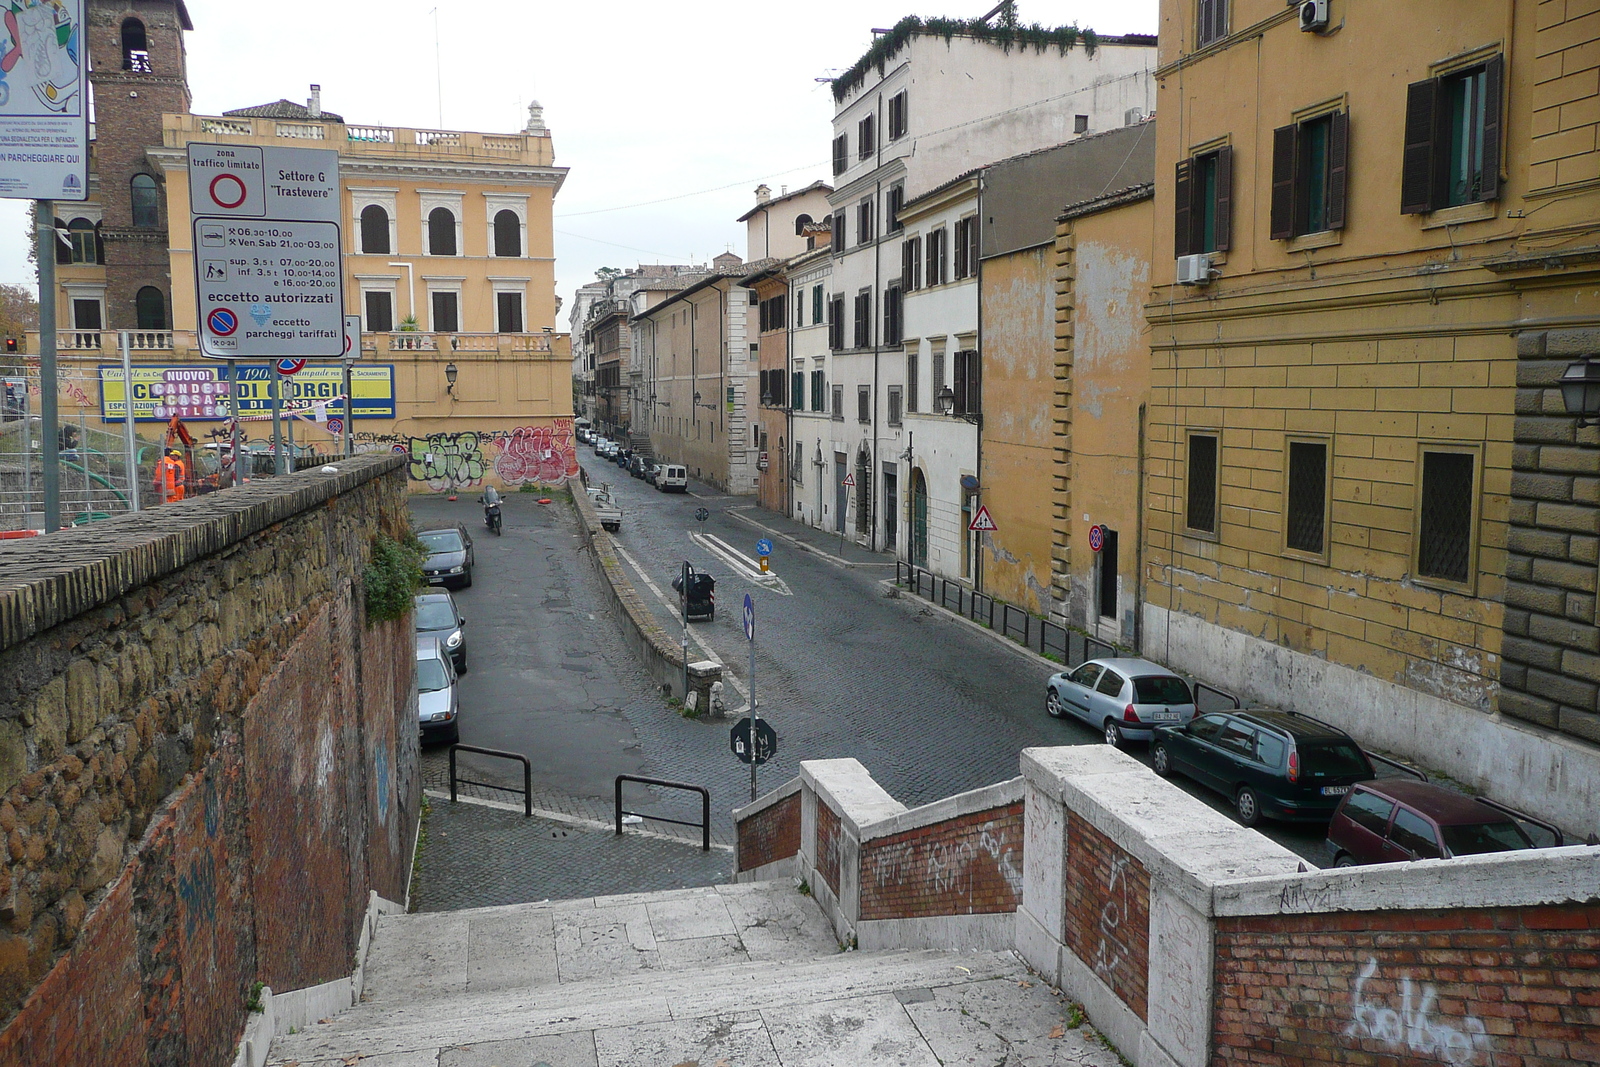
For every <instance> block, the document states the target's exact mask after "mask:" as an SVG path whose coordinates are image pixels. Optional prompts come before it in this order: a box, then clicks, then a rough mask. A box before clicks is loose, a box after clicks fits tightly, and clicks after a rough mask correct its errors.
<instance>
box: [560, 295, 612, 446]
mask: <svg viewBox="0 0 1600 1067" xmlns="http://www.w3.org/2000/svg"><path fill="white" fill-rule="evenodd" d="M605 295H606V288H605V286H604V285H603V284H602V283H600V282H598V281H595V282H590V283H589V284H588V285H585V286H583V287H581V288H580V289H579V290H578V291H577V292H576V293H574V294H573V297H572V310H571V311H569V312H568V313H567V330H568V332H569V333H570V334H571V335H572V412H573V414H574V415H575V416H577V417H578V418H580V419H591V420H592V419H593V418H594V401H595V395H594V353H593V352H592V351H590V347H589V345H588V344H587V343H586V342H585V339H584V331H583V324H584V323H585V322H587V321H588V320H589V309H590V308H591V307H593V306H594V302H595V301H596V300H600V299H602V298H603V297H604V296H605Z"/></svg>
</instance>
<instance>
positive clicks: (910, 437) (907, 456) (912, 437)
mask: <svg viewBox="0 0 1600 1067" xmlns="http://www.w3.org/2000/svg"><path fill="white" fill-rule="evenodd" d="M916 439H917V435H916V434H914V433H907V434H906V450H905V451H904V452H902V453H900V458H901V459H903V460H905V461H906V462H907V463H910V462H911V446H912V444H914V443H915V442H916Z"/></svg>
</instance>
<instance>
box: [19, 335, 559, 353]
mask: <svg viewBox="0 0 1600 1067" xmlns="http://www.w3.org/2000/svg"><path fill="white" fill-rule="evenodd" d="M562 336H565V335H564V334H555V333H416V332H398V333H380V334H372V333H367V334H362V336H361V347H362V349H363V350H364V351H367V352H371V353H373V354H375V355H381V354H384V353H388V352H439V353H445V354H449V353H452V352H459V353H462V354H464V355H465V354H498V355H507V356H510V355H541V356H548V355H553V354H554V353H555V339H556V338H557V337H562ZM119 337H120V332H119V331H117V330H60V331H57V333H56V350H57V351H58V352H63V353H94V354H96V355H101V356H116V355H118V354H119V353H120V352H121V349H120V348H119V345H120V344H121V341H120V340H119ZM27 342H28V351H29V352H38V351H39V334H38V332H37V331H33V330H30V331H28V334H27ZM128 350H129V351H130V352H136V353H151V352H159V353H170V354H171V355H172V356H175V357H179V358H185V359H188V358H194V359H198V358H201V357H200V352H199V343H198V340H197V338H196V337H195V334H194V331H193V330H129V331H128Z"/></svg>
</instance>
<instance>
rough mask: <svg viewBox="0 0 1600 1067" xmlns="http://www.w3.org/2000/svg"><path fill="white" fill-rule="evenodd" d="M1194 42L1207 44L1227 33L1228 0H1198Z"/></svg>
mask: <svg viewBox="0 0 1600 1067" xmlns="http://www.w3.org/2000/svg"><path fill="white" fill-rule="evenodd" d="M1198 7H1199V25H1198V26H1197V27H1196V29H1195V43H1196V44H1198V45H1208V44H1210V43H1211V42H1212V41H1217V40H1221V39H1222V38H1223V37H1226V36H1227V35H1228V0H1200V2H1199V4H1198Z"/></svg>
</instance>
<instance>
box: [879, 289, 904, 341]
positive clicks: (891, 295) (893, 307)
mask: <svg viewBox="0 0 1600 1067" xmlns="http://www.w3.org/2000/svg"><path fill="white" fill-rule="evenodd" d="M900 318H901V301H900V287H899V286H898V285H891V286H889V288H887V289H885V290H884V291H883V343H884V344H886V345H897V344H899V343H900V329H901V322H900Z"/></svg>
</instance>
